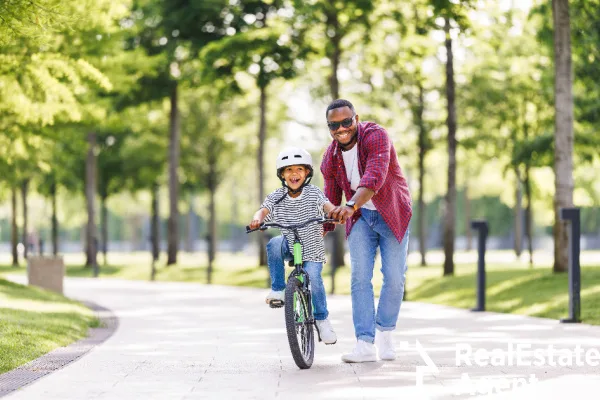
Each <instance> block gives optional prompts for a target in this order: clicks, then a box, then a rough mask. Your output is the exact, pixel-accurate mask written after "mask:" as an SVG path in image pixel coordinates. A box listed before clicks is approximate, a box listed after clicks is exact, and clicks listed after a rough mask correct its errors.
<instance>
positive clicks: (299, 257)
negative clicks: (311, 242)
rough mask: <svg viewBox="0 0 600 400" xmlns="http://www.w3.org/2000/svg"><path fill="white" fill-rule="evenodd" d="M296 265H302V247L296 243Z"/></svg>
mask: <svg viewBox="0 0 600 400" xmlns="http://www.w3.org/2000/svg"><path fill="white" fill-rule="evenodd" d="M294 265H302V245H301V244H300V243H298V242H296V243H294Z"/></svg>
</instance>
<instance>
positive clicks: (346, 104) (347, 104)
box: [325, 99, 356, 118]
mask: <svg viewBox="0 0 600 400" xmlns="http://www.w3.org/2000/svg"><path fill="white" fill-rule="evenodd" d="M342 107H348V108H349V109H350V110H352V113H353V114H356V111H355V110H354V106H353V105H352V103H350V102H349V101H348V100H344V99H337V100H334V101H332V102H331V103H330V104H329V105H328V106H327V111H325V118H327V115H328V114H329V111H330V110H334V109H336V108H342Z"/></svg>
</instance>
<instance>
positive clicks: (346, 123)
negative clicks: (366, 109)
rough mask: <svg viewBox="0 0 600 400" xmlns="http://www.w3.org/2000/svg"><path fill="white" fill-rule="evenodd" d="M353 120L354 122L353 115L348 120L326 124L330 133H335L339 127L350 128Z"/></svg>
mask: <svg viewBox="0 0 600 400" xmlns="http://www.w3.org/2000/svg"><path fill="white" fill-rule="evenodd" d="M353 120H354V115H353V116H351V117H350V118H346V119H344V120H342V121H340V122H328V123H327V126H328V127H329V130H330V131H332V132H335V131H337V130H338V129H340V125H341V126H343V127H344V128H350V127H351V126H352V121H353Z"/></svg>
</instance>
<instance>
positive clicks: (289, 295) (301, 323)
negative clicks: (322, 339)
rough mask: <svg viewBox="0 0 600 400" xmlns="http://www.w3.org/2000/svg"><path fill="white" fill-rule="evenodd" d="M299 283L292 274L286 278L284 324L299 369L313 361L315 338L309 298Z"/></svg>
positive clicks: (306, 366)
mask: <svg viewBox="0 0 600 400" xmlns="http://www.w3.org/2000/svg"><path fill="white" fill-rule="evenodd" d="M301 285H302V284H301V283H300V281H298V279H297V278H296V277H294V276H292V277H290V279H289V280H288V283H287V287H286V288H285V326H286V330H287V336H288V342H289V343H290V350H291V351H292V356H293V357H294V361H295V362H296V365H297V366H298V367H299V368H300V369H307V368H310V367H311V365H312V363H313V358H314V355H315V338H314V332H313V318H312V313H311V312H310V307H309V303H308V301H309V299H308V297H307V296H306V294H304V293H303V291H302V286H301Z"/></svg>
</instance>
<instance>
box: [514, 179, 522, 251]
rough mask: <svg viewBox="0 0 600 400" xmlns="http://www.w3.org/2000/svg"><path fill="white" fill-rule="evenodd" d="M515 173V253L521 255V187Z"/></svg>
mask: <svg viewBox="0 0 600 400" xmlns="http://www.w3.org/2000/svg"><path fill="white" fill-rule="evenodd" d="M515 172H516V174H517V188H516V190H515V243H514V245H515V255H516V256H517V257H521V252H522V251H523V189H522V187H521V176H520V174H519V171H515Z"/></svg>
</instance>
